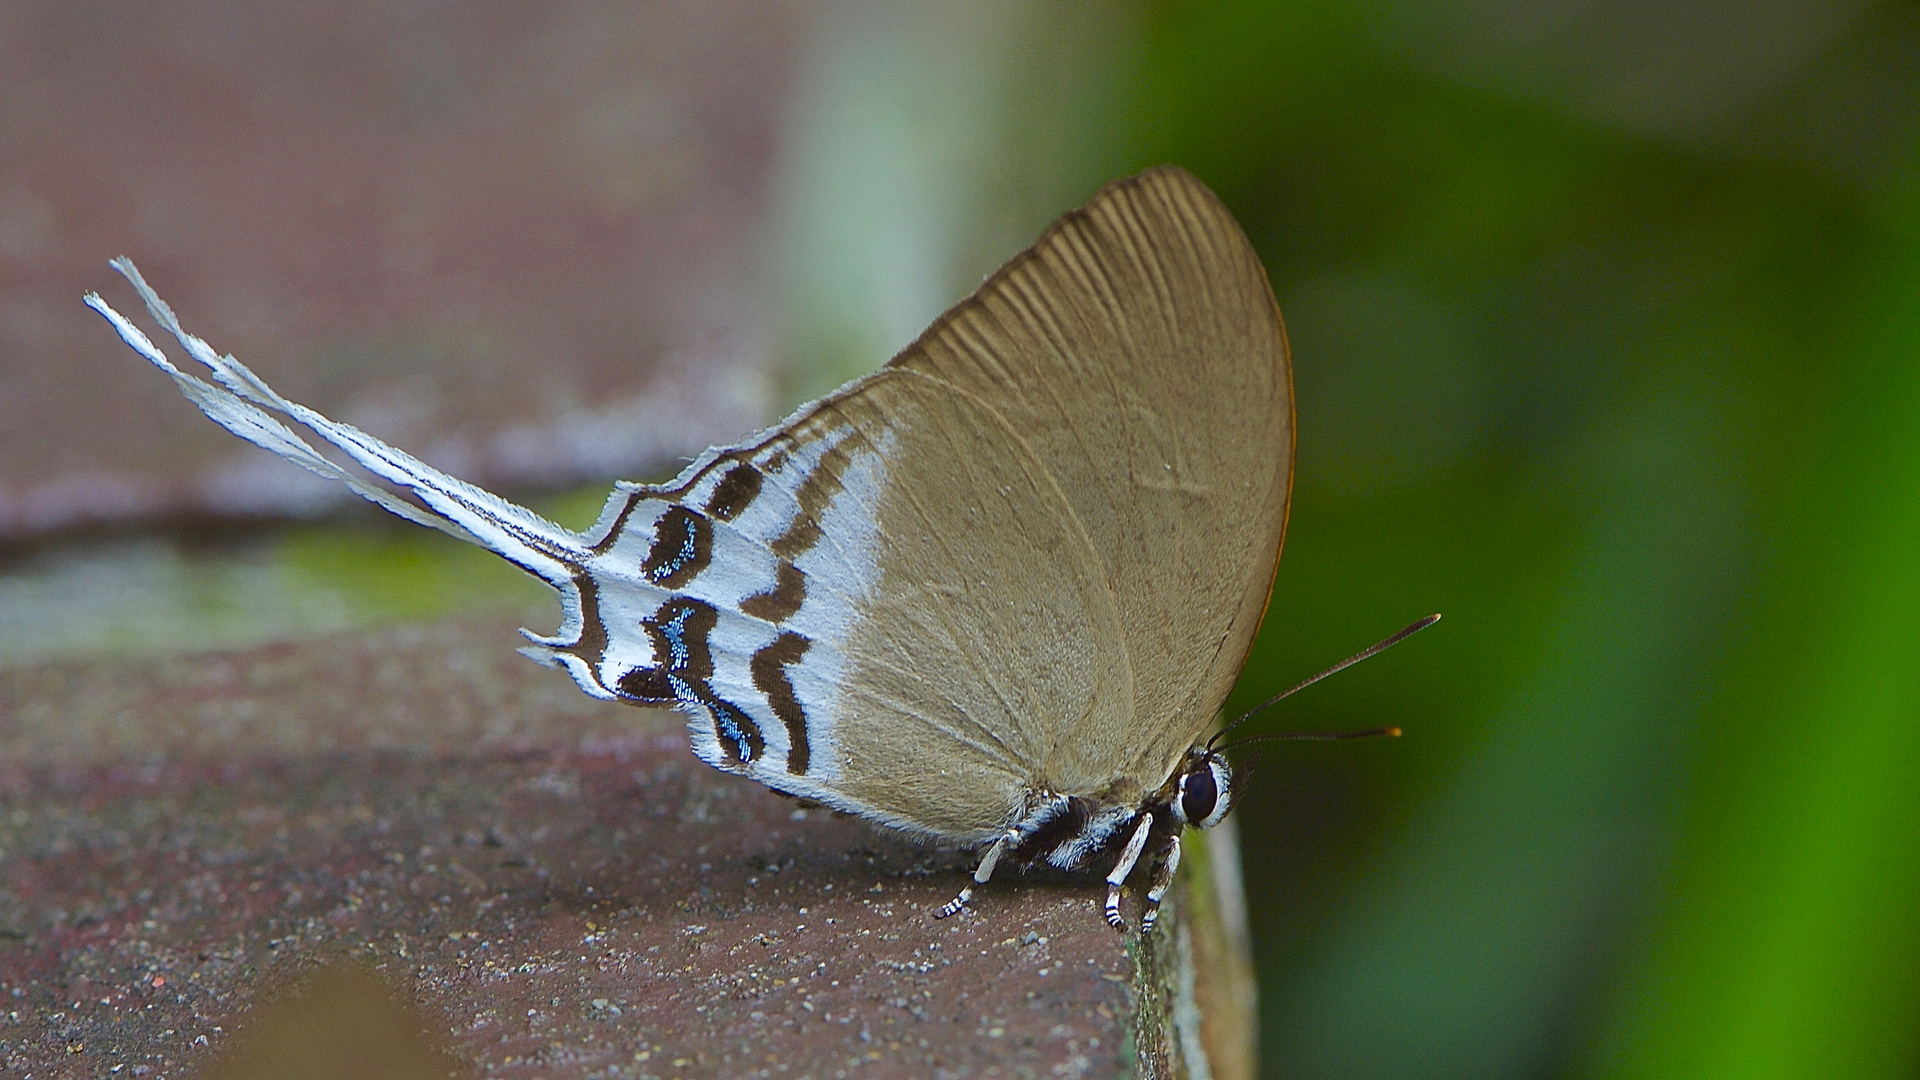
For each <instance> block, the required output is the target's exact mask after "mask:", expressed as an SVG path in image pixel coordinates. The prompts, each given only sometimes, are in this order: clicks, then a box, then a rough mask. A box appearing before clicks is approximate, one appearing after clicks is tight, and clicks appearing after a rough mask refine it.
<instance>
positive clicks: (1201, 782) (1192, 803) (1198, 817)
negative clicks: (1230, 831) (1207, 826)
mask: <svg viewBox="0 0 1920 1080" xmlns="http://www.w3.org/2000/svg"><path fill="white" fill-rule="evenodd" d="M1219 799H1220V789H1219V787H1218V786H1217V785H1215V784H1214V782H1213V766H1212V765H1211V763H1209V765H1208V766H1207V768H1204V769H1195V770H1194V771H1192V772H1190V773H1188V774H1187V778H1186V780H1185V781H1183V782H1182V783H1181V784H1180V813H1181V814H1182V815H1183V816H1184V817H1185V818H1186V819H1187V822H1188V823H1189V824H1192V825H1198V824H1200V823H1201V822H1203V821H1206V820H1207V818H1208V817H1211V816H1212V814H1213V804H1214V803H1216V802H1218V801H1219Z"/></svg>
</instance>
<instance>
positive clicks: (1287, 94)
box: [0, 0, 1920, 1078]
mask: <svg viewBox="0 0 1920 1080" xmlns="http://www.w3.org/2000/svg"><path fill="white" fill-rule="evenodd" d="M808 26H809V28H810V29H809V38H808V45H807V49H808V55H807V60H806V63H805V65H804V67H803V70H802V74H801V75H800V77H799V80H798V83H797V85H796V86H795V88H794V91H793V95H792V100H793V106H792V112H791V115H790V116H789V117H788V118H787V120H786V124H787V128H786V149H785V155H786V156H785V161H784V164H783V165H782V166H781V170H780V176H781V180H780V182H779V187H778V191H777V192H776V193H775V201H776V202H777V204H778V212H777V213H776V214H775V215H774V220H775V221H776V222H777V226H778V227H777V229H776V233H777V235H774V236H771V237H769V238H768V241H767V245H766V250H767V253H768V257H767V262H768V264H769V272H768V281H769V289H770V293H771V294H772V295H773V296H774V297H775V298H776V302H775V304H774V305H773V307H774V308H775V309H776V311H777V317H776V318H775V320H774V321H775V322H776V323H777V325H778V333H777V340H778V341H779V343H780V344H779V349H780V351H781V354H782V355H783V356H785V357H786V360H787V363H786V366H785V368H784V369H783V375H782V378H783V380H784V381H783V384H782V385H784V386H785V387H786V395H787V398H788V400H789V402H791V401H797V400H800V399H802V398H804V397H808V396H812V395H813V394H816V393H818V392H820V391H822V390H824V389H826V388H829V387H831V386H832V385H834V384H836V383H838V382H839V381H841V380H842V379H844V378H846V377H848V376H851V375H855V374H859V373H860V372H863V371H866V370H869V369H871V368H872V367H873V366H875V365H877V364H878V363H879V362H880V361H881V360H883V359H884V358H885V357H886V356H887V355H888V354H889V353H890V352H892V351H893V350H894V349H896V348H898V347H899V346H901V345H903V344H905V342H906V341H907V340H909V339H910V338H911V337H912V336H913V334H914V333H915V332H917V330H918V329H919V328H920V327H921V326H922V325H924V323H925V322H926V321H927V320H928V319H929V318H931V317H932V316H933V315H935V314H937V313H938V311H939V310H941V309H942V308H943V307H945V306H946V305H947V304H948V303H950V302H951V301H952V300H953V299H955V298H957V297H958V296H959V295H961V294H963V293H964V292H965V291H967V289H968V288H969V287H970V285H971V283H973V282H977V280H978V278H979V275H980V274H982V273H984V272H986V271H987V270H990V269H991V268H992V267H993V266H994V265H996V264H997V263H998V262H999V261H1000V260H1001V259H1003V258H1004V257H1005V256H1007V255H1008V254H1011V253H1012V252H1013V251H1015V250H1017V249H1018V248H1019V247H1020V246H1021V245H1022V244H1024V243H1025V242H1026V241H1028V240H1030V239H1031V237H1032V236H1033V235H1034V233H1035V231H1036V230H1037V229H1038V228H1039V227H1040V226H1041V225H1042V224H1044V222H1045V221H1046V220H1047V219H1049V218H1050V217H1051V216H1053V215H1054V214H1055V213H1057V212H1059V211H1060V210H1063V209H1065V208H1067V207H1069V206H1072V205H1074V204H1076V203H1078V202H1079V201H1081V200H1082V199H1084V198H1085V197H1086V196H1087V195H1088V194H1090V193H1091V192H1092V190H1093V189H1094V188H1095V187H1097V186H1098V184H1099V183H1100V182H1102V181H1104V180H1107V179H1110V178H1113V177H1115V176H1119V175H1123V174H1125V173H1128V172H1131V171H1133V170H1135V169H1138V168H1140V167H1143V166H1146V165H1150V164H1154V163H1158V162H1163V161H1172V162H1177V163H1179V164H1182V165H1184V166H1186V167H1187V168H1189V169H1191V170H1192V171H1194V172H1195V173H1196V174H1198V175H1199V176H1200V177H1201V178H1202V179H1204V180H1205V181H1207V182H1208V183H1209V184H1211V185H1212V186H1213V187H1214V188H1215V189H1216V190H1217V191H1218V192H1219V193H1220V195H1221V196H1222V197H1223V198H1224V199H1225V200H1226V202H1227V203H1228V204H1229V206H1230V207H1232V209H1233V210H1234V211H1235V213H1236V214H1237V215H1238V216H1239V218H1240V220H1241V222H1242V223H1243V224H1244V225H1245V227H1246V229H1247V231H1248V233H1249V235H1250V236H1251V237H1252V239H1253V242H1254V244H1255V245H1256V246H1257V247H1258V248H1259V250H1260V251H1261V253H1262V255H1263V257H1264V258H1265V260H1266V264H1267V268H1268V272H1269V274H1270V275H1271V277H1272V280H1273V284H1274V287H1275V290H1276V292H1277V293H1278V295H1279V299H1280V303H1281V307H1282V310H1283V311H1284V312H1285V315H1286V318H1287V321H1288V325H1289V330H1290V333H1291V335H1292V340H1293V344H1294V357H1295V372H1296V381H1297V391H1298V399H1299V417H1300V442H1299V460H1298V470H1297V480H1296V502H1295V507H1294V511H1293V517H1292V526H1291V529H1290V535H1289V537H1288V543H1287V548H1286V556H1285V558H1284V560H1283V561H1282V565H1281V569H1280V575H1279V579H1278V583H1277V586H1276V589H1275V592H1274V597H1273V604H1272V607H1271V609H1270V611H1269V613H1268V618H1267V624H1266V628H1265V630H1264V632H1263V634H1262V637H1261V639H1260V641H1259V643H1258V645H1257V646H1256V648H1255V651H1254V655H1253V658H1252V661H1251V662H1250V664H1249V665H1248V667H1247V670H1246V672H1245V675H1244V676H1243V678H1242V681H1241V686H1240V688H1239V690H1238V691H1237V692H1236V694H1235V696H1234V699H1233V701H1232V702H1231V703H1230V708H1241V707H1245V706H1247V705H1250V704H1252V703H1254V702H1255V701H1257V700H1259V699H1261V698H1263V697H1265V696H1266V695H1268V694H1270V693H1271V692H1273V691H1274V690H1276V689H1278V688H1280V687H1282V686H1285V685H1287V684H1290V683H1291V682H1292V681H1294V680H1295V679H1297V678H1299V677H1301V676H1303V675H1305V674H1307V673H1309V672H1311V671H1313V670H1317V669H1318V668H1320V667H1321V666H1324V665H1325V664H1327V663H1329V662H1331V661H1333V660H1335V659H1338V658H1339V657H1341V656H1344V655H1346V654H1347V653H1349V652H1352V651H1354V650H1356V649H1358V648H1360V647H1362V646H1364V645H1366V644H1368V643H1370V642H1372V641H1374V640H1376V639H1378V638H1380V637H1382V636H1384V635H1385V634H1386V633H1388V632H1390V631H1392V630H1394V629H1396V628H1398V627H1399V626H1401V625H1403V624H1404V623H1406V622H1407V621H1409V620H1410V619H1412V618H1414V617H1416V616H1418V615H1421V614H1424V613H1426V612H1428V611H1441V612H1444V613H1445V615H1446V616H1447V619H1446V621H1445V622H1444V623H1442V624H1441V625H1440V626H1439V627H1438V628H1436V629H1434V630H1432V631H1429V632H1428V633H1426V634H1423V635H1422V636H1420V637H1418V638H1416V639H1415V640H1413V641H1412V642H1410V643H1408V644H1406V645H1404V646H1402V647H1400V648H1399V649H1397V650H1395V651H1394V652H1392V653H1389V654H1387V655H1386V656H1384V657H1382V658H1380V659H1378V660H1374V661H1370V662H1369V663H1368V664H1366V665H1365V666H1363V667H1361V668H1359V669H1357V670H1355V671H1353V672H1350V673H1348V674H1345V675H1342V676H1340V677H1339V678H1337V679H1335V680H1332V681H1331V682H1329V683H1326V684H1323V685H1321V686H1318V687H1316V688H1314V689H1313V690H1312V691H1310V692H1308V693H1306V694H1303V695H1302V696H1301V697H1299V698H1297V699H1295V700H1293V701H1291V702H1289V703H1288V704H1287V705H1286V706H1284V707H1283V708H1281V709H1280V710H1277V711H1276V712H1275V713H1273V714H1270V715H1268V716H1265V717H1263V718H1262V719H1261V720H1259V721H1257V722H1256V725H1255V726H1256V727H1257V728H1258V729H1260V730H1276V731H1277V730H1289V729H1314V730H1317V729H1342V728H1353V727H1364V726H1371V725H1375V724H1381V723H1392V724H1398V725H1401V726H1403V727H1404V728H1405V729H1406V731H1407V734H1406V737H1405V738H1403V739H1401V740H1398V741H1396V742H1379V743H1358V744H1337V745H1325V746H1323V745H1300V746H1283V747H1281V748H1278V749H1273V750H1270V751H1269V752H1268V753H1266V754H1265V756H1264V758H1263V760H1262V762H1261V764H1260V768H1259V773H1258V779H1257V782H1256V783H1255V785H1254V786H1253V787H1252V789H1251V790H1250V791H1249V792H1248V793H1247V794H1246V796H1245V801H1244V802H1243V803H1242V805H1241V808H1240V810H1239V812H1238V813H1239V817H1238V820H1239V827H1240V833H1241V836H1242V839H1243V845H1244V851H1245V856H1246V869H1247V884H1248V890H1249V899H1250V902H1251V910H1252V915H1253V925H1254V935H1255V937H1254V940H1255V948H1256V953H1257V961H1258V964H1259V971H1260V976H1261V995H1262V997H1261V1009H1262V1021H1263V1030H1262V1048H1261V1049H1262V1060H1263V1067H1264V1070H1265V1072H1266V1074H1267V1075H1270V1076H1275V1077H1283V1076H1284V1077H1344V1078H1365V1077H1380V1078H1386V1077H1394V1078H1418V1077H1433V1078H1443V1077H1476V1078H1499V1077H1547V1076H1605V1077H1642V1076H1644V1077H1738V1078H1761V1077H1775V1076H1778V1077H1880V1076H1887V1077H1914V1076H1920V828H1917V827H1916V822H1920V153H1917V152H1920V8H1916V7H1915V6H1913V5H1910V4H1906V5H1903V4H1877V5H1875V4H1866V3H1856V2H1819V0H1762V2H1758V3H1750V4H1730V3H1724V2H1719V0H1690V2H1681V3H1654V2H1651V0H1620V2H1601V0H1594V2H1572V0H1568V2H1561V3H1557V4H1537V5H1535V4H1520V3H1513V2H1511V0H1474V2H1468V3H1458V4H1450V3H1439V2H1429V0H1354V2H1350V3H1341V2H1328V3H1314V4H1308V3H1301V4H1291V3H1267V4H1257V3H1211V4H1201V3H1163V4H1146V5H1141V4H1110V5H1106V6H1102V7H1088V6H1084V5H1079V4H1071V5H1070V4H1065V3H1053V4H1028V3H1021V4H1015V3H1011V2H985V0H975V2H967V3H954V4H943V5H937V6H908V5H887V4H877V3H869V4H859V3H849V4H841V5H829V6H827V7H825V8H823V9H822V10H821V11H820V12H819V13H817V14H816V15H814V16H812V17H811V21H810V22H809V23H808ZM102 347H103V348H106V347H114V346H111V343H110V342H108V341H107V340H105V338H104V337H103V340H102ZM598 500H599V496H598V493H597V492H596V493H592V494H588V495H584V496H571V497H556V499H555V500H554V501H551V502H549V503H548V504H546V508H547V509H548V510H550V511H551V512H553V513H555V514H556V515H559V516H561V517H562V518H563V519H566V520H570V522H571V523H574V524H582V523H584V522H585V521H586V520H588V519H590V518H591V516H592V512H593V509H595V508H597V505H598ZM458 547H459V545H456V544H454V543H452V542H450V541H445V540H444V539H443V538H439V537H435V536H431V535H427V534H425V533H424V532H422V533H421V534H419V535H417V536H416V535H415V534H413V533H411V532H405V531H403V530H395V529H389V528H386V527H384V526H370V525H367V524H366V521H365V520H364V519H360V518H354V519H351V520H350V521H349V523H348V524H346V525H344V526H343V525H325V524H323V525H317V526H311V525H310V526H302V527H300V528H299V529H296V530H294V531H292V532H283V533H276V534H274V536H273V537H272V539H271V540H270V541H269V542H265V543H264V546H259V547H255V548H250V549H248V551H247V552H245V553H243V554H241V555H235V554H234V552H233V551H231V550H227V549H220V550H215V551H213V552H211V553H210V554H205V553H202V554H196V553H194V552H193V551H187V552H185V553H180V552H177V551H174V550H173V549H171V548H169V549H168V553H167V554H165V555H164V556H153V557H148V556H142V557H141V558H142V559H143V560H144V561H141V560H136V562H138V563H139V565H141V566H143V567H146V568H147V570H145V571H143V572H145V573H155V574H159V576H161V577H166V578H167V580H168V581H170V582H172V584H170V585H168V586H167V587H166V588H162V589H158V590H157V591H156V592H155V593H154V595H156V596H159V595H161V594H164V596H165V597H168V598H171V599H166V598H163V599H160V600H154V601H153V602H152V603H151V604H150V605H149V606H150V607H151V608H152V611H151V612H150V613H149V614H150V617H151V618H152V619H153V620H158V621H164V620H168V619H177V618H182V617H185V616H183V615H182V612H181V611H180V610H179V609H180V607H181V605H182V604H185V605H187V606H190V607H194V608H195V613H189V614H192V617H193V618H197V619H199V620H200V621H199V622H198V623H197V624H196V625H198V626H200V627H202V632H201V634H200V639H201V640H202V641H204V642H210V643H216V644H217V643H219V642H220V641H222V640H244V639H248V638H249V637H251V636H256V635H258V634H261V633H266V632H273V631H276V630H278V629H280V628H281V627H283V625H294V624H297V625H299V626H302V627H305V628H307V629H313V628H325V627H330V626H336V625H351V624H353V623H355V622H361V621H365V620H368V619H384V618H410V617H419V616H423V615H427V614H431V613H434V612H437V611H440V610H445V609H446V608H448V607H453V606H460V605H463V604H467V603H475V602H482V601H481V600H480V599H479V598H481V597H486V598H487V599H486V600H485V601H484V602H490V603H501V602H508V603H513V604H522V603H526V602H529V601H530V600H532V599H536V595H535V592H533V591H523V592H513V591H511V590H512V589H516V588H520V586H517V585H510V584H507V583H509V582H511V581H513V580H514V575H513V574H512V572H511V571H510V570H508V569H506V568H499V569H495V568H493V567H491V566H490V565H489V564H487V563H486V562H485V559H484V557H482V556H478V555H476V554H472V553H468V552H465V551H460V550H457V549H458ZM86 557H91V556H84V555H75V554H73V553H71V552H65V551H53V552H47V553H41V554H37V555H34V556H33V559H36V560H39V561H38V562H37V563H35V562H32V560H29V563H30V564H31V565H28V564H21V563H18V562H16V564H15V568H16V569H18V568H19V567H20V566H22V565H27V571H28V572H22V573H18V574H16V575H15V576H14V578H13V579H12V580H11V581H10V582H9V583H0V584H4V585H5V587H6V588H7V589H10V590H12V591H11V592H9V593H7V596H9V597H12V598H14V601H16V602H15V603H14V606H13V608H12V610H14V611H16V612H24V611H27V610H28V604H27V600H24V599H21V598H22V597H28V596H29V594H31V593H32V591H33V589H35V588H41V589H45V590H51V593H52V594H55V595H58V596H60V597H62V598H69V597H71V596H73V595H76V593H75V592H74V590H73V589H72V588H70V587H65V586H62V587H58V588H56V587H55V586H56V585H58V583H59V582H62V581H69V580H71V581H80V580H85V579H86V573H85V567H84V566H81V565H80V563H81V562H84V561H85V558H86ZM76 560H79V562H76ZM155 567H158V568H160V569H158V570H156V569H154V568H155ZM36 575H37V576H36ZM62 575H65V576H64V577H63V576H62ZM168 575H171V576H170V577H169V576H168ZM124 576H125V574H124V572H123V573H122V577H123V578H124ZM35 582H38V583H39V584H37V585H36V584H35ZM48 582H54V583H55V584H54V585H49V584H47V583H48ZM124 584H125V582H124V581H122V583H121V585H122V586H124ZM526 588H527V589H528V590H532V588H533V587H532V586H527V587H526ZM503 590H504V591H503ZM125 591H126V590H125V589H124V588H121V589H120V592H121V593H125ZM78 595H81V596H82V597H83V598H84V596H85V595H86V594H85V591H84V589H82V590H79V593H78ZM182 596H185V597H190V598H191V599H190V600H188V601H182V600H180V599H179V597H182ZM263 596H284V597H285V603H286V605H287V610H294V609H299V610H301V611H303V612H304V614H301V615H297V616H293V615H290V616H286V617H285V618H284V619H281V620H280V621H276V617H275V616H273V615H272V614H271V611H273V610H275V607H274V604H275V603H278V602H279V601H274V602H266V601H263V600H261V597H263ZM503 597H505V600H504V601H503V599H502V598H503ZM316 598H318V599H316ZM122 600H124V597H122ZM61 602H70V600H66V599H63V600H62V601H61ZM116 602H119V601H116ZM303 605H304V606H303ZM107 608H111V611H109V612H108V614H106V615H103V616H101V618H100V620H99V622H100V625H99V626H98V627H95V628H94V629H91V630H89V629H87V626H86V625H83V624H84V622H85V614H86V613H85V611H84V610H82V611H79V612H78V616H79V619H78V621H76V622H75V624H74V625H75V626H77V627H79V629H77V630H75V631H74V633H75V634H76V635H79V637H80V638H85V637H86V636H87V635H89V634H91V635H94V636H95V638H96V639H98V640H107V639H108V638H110V637H111V634H112V633H117V632H123V631H125V632H130V631H126V627H128V626H129V625H131V624H132V623H137V622H138V621H139V620H138V619H133V620H130V619H129V617H128V615H127V613H126V610H125V609H124V606H123V607H122V608H112V606H111V605H107ZM107 608H103V610H107ZM263 613H264V614H263ZM222 620H227V621H226V622H223V621H222ZM233 620H239V621H240V622H241V623H244V624H245V625H244V626H241V627H240V628H238V629H232V628H231V627H229V623H231V622H232V621H233ZM0 622H4V620H3V619H0ZM221 627H229V629H227V630H222V629H220V628H221ZM208 628H212V629H208ZM0 629H4V627H0ZM101 635H106V637H101ZM3 636H4V635H0V637H3ZM135 636H138V635H137V634H136V635H135Z"/></svg>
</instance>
